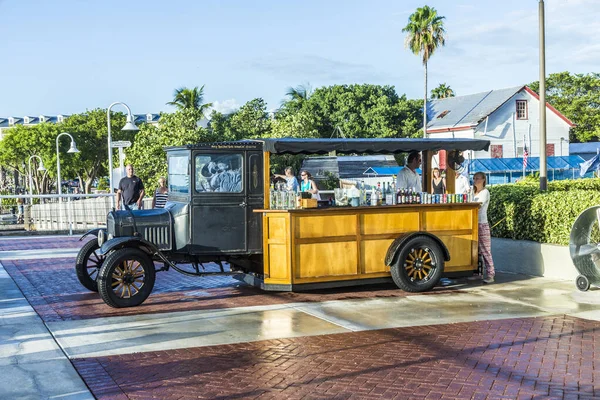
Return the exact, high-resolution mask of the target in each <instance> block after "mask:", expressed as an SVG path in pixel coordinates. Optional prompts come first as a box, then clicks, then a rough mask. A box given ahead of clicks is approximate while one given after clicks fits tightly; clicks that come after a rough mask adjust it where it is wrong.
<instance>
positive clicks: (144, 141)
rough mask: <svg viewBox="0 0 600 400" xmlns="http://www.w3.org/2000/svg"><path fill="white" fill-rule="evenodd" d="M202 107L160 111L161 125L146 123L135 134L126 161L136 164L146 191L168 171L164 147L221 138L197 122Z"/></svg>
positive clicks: (136, 172)
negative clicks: (162, 112) (171, 111)
mask: <svg viewBox="0 0 600 400" xmlns="http://www.w3.org/2000/svg"><path fill="white" fill-rule="evenodd" d="M200 118H201V111H200V110H197V109H183V110H180V111H176V112H174V113H170V114H167V113H164V114H161V118H160V125H159V126H158V127H156V126H153V125H143V126H142V127H141V129H140V131H139V132H138V133H137V134H136V137H135V142H134V143H133V146H131V147H130V148H129V149H128V151H127V153H126V160H127V163H131V164H132V165H133V167H134V170H135V174H136V175H137V176H139V177H140V178H141V179H142V181H143V182H144V184H145V185H146V187H147V192H148V193H149V194H150V193H153V191H152V190H151V188H152V187H153V186H154V185H157V181H158V178H160V177H161V176H165V177H166V175H167V154H166V153H165V151H164V147H170V146H182V145H186V144H193V143H201V142H214V141H218V140H220V138H218V137H216V136H215V135H214V134H213V133H212V132H211V131H209V130H207V129H205V128H202V127H201V126H198V124H197V121H198V120H199V119H200Z"/></svg>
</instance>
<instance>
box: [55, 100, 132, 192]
mask: <svg viewBox="0 0 600 400" xmlns="http://www.w3.org/2000/svg"><path fill="white" fill-rule="evenodd" d="M106 118H107V116H106V109H102V108H97V109H94V110H88V111H86V112H85V113H81V114H74V115H71V116H70V117H69V118H67V119H66V120H65V122H63V123H62V124H60V125H61V128H62V132H69V133H70V134H71V135H73V137H74V138H75V142H76V143H77V148H78V149H79V153H77V154H73V155H71V154H70V155H69V156H74V157H71V158H72V160H73V161H74V163H73V164H66V165H64V164H63V160H64V159H65V157H64V156H63V154H64V153H61V158H60V161H61V175H62V178H63V179H67V178H72V177H77V178H79V182H81V183H82V184H83V187H82V190H84V191H85V193H89V192H90V189H91V185H92V182H93V181H94V180H95V179H96V178H97V177H100V176H102V175H108V124H107V119H106ZM125 121H126V118H125V114H123V113H121V112H112V111H111V114H110V132H111V140H112V141H118V140H129V141H134V140H135V132H130V131H122V130H121V128H123V126H124V125H125ZM61 140H62V142H61V145H62V146H64V147H65V148H66V149H68V144H69V142H68V140H66V139H64V138H61ZM63 142H64V143H63ZM65 151H66V150H65ZM117 155H118V152H116V151H114V152H113V156H114V157H115V158H113V165H118V160H117Z"/></svg>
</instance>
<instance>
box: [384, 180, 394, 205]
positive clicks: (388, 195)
mask: <svg viewBox="0 0 600 400" xmlns="http://www.w3.org/2000/svg"><path fill="white" fill-rule="evenodd" d="M392 184H393V182H392V183H388V188H387V192H385V204H387V205H388V206H391V205H393V204H394V190H393V189H392V188H391V185H392Z"/></svg>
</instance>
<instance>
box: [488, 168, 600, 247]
mask: <svg viewBox="0 0 600 400" xmlns="http://www.w3.org/2000/svg"><path fill="white" fill-rule="evenodd" d="M490 193H491V201H490V206H489V209H488V219H489V222H490V226H491V227H492V236H494V237H500V238H508V239H516V240H533V241H536V242H540V243H553V244H561V245H568V244H569V235H570V232H571V227H572V226H573V223H574V222H575V219H576V218H577V216H578V215H579V214H580V213H581V212H582V211H583V210H585V209H586V208H588V207H592V206H597V205H600V179H577V180H565V181H554V182H549V183H548V190H547V191H546V192H541V191H540V190H539V183H537V182H531V181H524V182H520V183H518V184H512V185H510V184H509V185H497V186H493V187H491V188H490Z"/></svg>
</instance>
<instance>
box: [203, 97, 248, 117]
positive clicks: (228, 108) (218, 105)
mask: <svg viewBox="0 0 600 400" xmlns="http://www.w3.org/2000/svg"><path fill="white" fill-rule="evenodd" d="M239 108H240V105H239V103H238V102H237V100H236V99H227V100H223V101H218V100H217V101H213V102H212V107H211V108H210V111H209V112H208V113H207V115H210V113H211V112H212V111H213V110H214V111H217V112H220V113H221V114H230V113H232V112H234V111H237V110H239Z"/></svg>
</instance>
